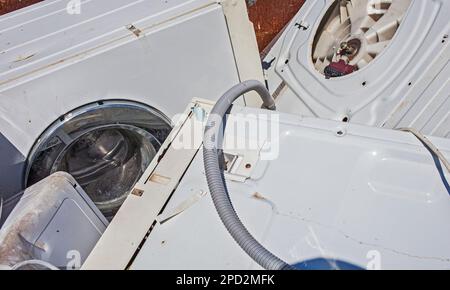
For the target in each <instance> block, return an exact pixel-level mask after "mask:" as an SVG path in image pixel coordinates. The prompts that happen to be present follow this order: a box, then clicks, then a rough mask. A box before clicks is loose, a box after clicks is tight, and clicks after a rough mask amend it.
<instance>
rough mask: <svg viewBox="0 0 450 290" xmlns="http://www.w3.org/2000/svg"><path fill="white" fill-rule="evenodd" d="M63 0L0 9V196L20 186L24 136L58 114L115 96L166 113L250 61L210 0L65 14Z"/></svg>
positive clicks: (211, 94) (96, 6) (93, 6)
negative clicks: (0, 158)
mask: <svg viewBox="0 0 450 290" xmlns="http://www.w3.org/2000/svg"><path fill="white" fill-rule="evenodd" d="M66 4H67V1H50V0H48V1H43V2H40V3H38V4H36V5H32V6H30V7H27V8H25V9H22V10H20V11H17V12H15V13H12V14H7V15H4V16H2V17H0V128H1V131H0V133H1V134H0V145H1V149H2V152H5V155H7V156H5V159H4V160H5V162H3V163H2V167H1V170H2V171H4V172H8V176H6V175H5V177H4V178H5V180H2V179H1V178H0V179H1V180H2V182H1V184H0V192H1V194H2V195H3V196H5V195H6V196H8V195H11V194H14V193H16V192H18V191H20V190H22V189H23V187H22V183H23V179H24V177H23V175H22V173H23V172H24V168H23V167H24V163H25V162H26V158H27V156H28V154H29V152H30V150H31V147H32V145H33V144H34V143H35V142H36V140H37V139H38V138H39V136H40V135H41V133H42V132H43V131H44V130H45V129H46V128H47V127H49V126H50V124H52V123H53V122H55V120H57V119H58V118H60V116H62V115H64V114H67V113H68V112H70V111H72V110H74V109H76V108H78V107H80V106H83V105H86V104H89V103H93V102H97V101H100V100H108V99H121V100H128V101H135V102H140V103H144V104H147V105H149V106H152V107H154V108H156V109H157V110H159V111H160V112H162V113H163V114H165V115H166V116H167V117H169V118H171V117H174V116H175V115H176V114H178V113H180V112H183V111H184V108H185V106H186V104H188V103H189V102H190V100H191V99H192V98H194V97H198V98H205V99H217V98H218V97H219V96H220V95H221V94H222V93H223V92H224V91H226V90H227V89H228V88H229V87H231V86H233V85H234V84H236V83H238V82H239V80H240V72H239V70H238V69H239V68H240V67H245V69H246V70H247V71H253V72H254V71H255V68H258V67H259V63H254V62H250V61H248V62H247V63H246V64H245V65H244V64H242V65H237V63H236V61H240V62H244V60H243V59H242V57H241V58H240V59H236V57H235V55H234V52H233V49H234V48H233V45H234V44H233V42H237V41H239V39H232V38H230V34H229V29H228V25H227V21H226V18H225V12H224V9H223V6H222V5H221V4H220V3H218V2H217V1H213V0H189V1H185V0H170V1H163V0H139V1H124V0H91V1H82V4H81V13H80V14H73V15H70V14H68V13H67V11H66ZM235 9H237V8H235ZM228 11H229V12H227V13H232V12H233V6H232V7H230V8H229V9H228ZM234 14H235V15H234V16H233V19H234V21H237V20H239V17H242V14H238V13H234ZM236 15H237V16H236ZM245 16H246V15H245ZM246 17H247V16H246ZM246 19H247V20H248V18H246ZM242 21H244V20H242ZM235 33H238V29H235ZM242 33H244V34H245V35H247V34H248V33H249V31H248V29H243V31H242ZM249 38H250V39H251V37H249ZM236 45H237V46H239V43H236ZM246 51H248V50H246ZM254 53H255V54H257V51H255V52H254ZM252 63H253V64H252ZM252 66H253V70H251V69H250V68H251V67H252Z"/></svg>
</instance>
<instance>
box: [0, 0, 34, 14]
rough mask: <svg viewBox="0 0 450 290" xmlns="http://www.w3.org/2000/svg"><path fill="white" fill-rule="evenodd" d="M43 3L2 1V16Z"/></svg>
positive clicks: (13, 0)
mask: <svg viewBox="0 0 450 290" xmlns="http://www.w3.org/2000/svg"><path fill="white" fill-rule="evenodd" d="M38 2H41V0H0V15H2V14H6V13H9V12H12V11H14V10H17V9H20V8H23V7H26V6H29V5H31V4H35V3H38Z"/></svg>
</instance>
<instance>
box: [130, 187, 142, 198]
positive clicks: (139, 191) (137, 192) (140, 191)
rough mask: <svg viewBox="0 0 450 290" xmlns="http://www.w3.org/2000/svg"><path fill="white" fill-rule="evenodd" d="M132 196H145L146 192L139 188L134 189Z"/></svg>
mask: <svg viewBox="0 0 450 290" xmlns="http://www.w3.org/2000/svg"><path fill="white" fill-rule="evenodd" d="M131 194H132V195H136V196H139V197H141V196H143V195H144V191H143V190H142V189H139V188H135V189H133V191H132V192H131Z"/></svg>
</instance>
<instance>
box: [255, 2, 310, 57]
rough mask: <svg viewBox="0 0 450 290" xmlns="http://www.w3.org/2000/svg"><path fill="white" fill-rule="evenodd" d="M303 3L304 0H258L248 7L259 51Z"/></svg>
mask: <svg viewBox="0 0 450 290" xmlns="http://www.w3.org/2000/svg"><path fill="white" fill-rule="evenodd" d="M303 3H305V0H258V1H256V4H255V5H252V6H250V7H249V8H248V10H249V15H250V20H251V21H252V22H253V24H254V27H255V32H256V37H257V39H258V46H259V50H260V51H263V50H264V48H266V46H267V45H269V43H270V42H271V41H272V39H273V38H274V37H275V36H277V34H278V33H279V32H280V31H281V30H282V29H283V28H284V26H285V25H286V24H287V23H288V22H289V21H290V20H291V19H292V17H294V15H295V14H296V13H297V12H298V10H299V9H300V8H301V7H302V5H303Z"/></svg>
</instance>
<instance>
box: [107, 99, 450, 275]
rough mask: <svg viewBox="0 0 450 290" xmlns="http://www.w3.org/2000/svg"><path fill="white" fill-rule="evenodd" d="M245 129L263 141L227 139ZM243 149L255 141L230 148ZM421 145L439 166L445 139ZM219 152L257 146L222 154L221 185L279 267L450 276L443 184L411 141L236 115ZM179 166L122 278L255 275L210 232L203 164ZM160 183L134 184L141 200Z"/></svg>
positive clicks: (218, 232) (448, 150) (343, 127)
mask: <svg viewBox="0 0 450 290" xmlns="http://www.w3.org/2000/svg"><path fill="white" fill-rule="evenodd" d="M198 115H199V114H197V116H198ZM255 120H256V122H255ZM258 120H259V121H258ZM235 122H236V123H235ZM239 122H243V123H239ZM239 124H241V125H239ZM251 124H255V125H258V126H259V128H260V129H261V130H259V132H265V130H266V129H267V132H271V133H268V134H263V133H262V134H259V135H258V136H256V135H251V136H247V135H245V134H247V133H246V132H248V131H246V130H242V131H239V130H238V131H237V132H236V131H235V129H233V128H242V127H245V126H249V125H250V126H251ZM255 131H258V130H251V132H255ZM187 132H191V131H190V130H187ZM188 134H189V133H188ZM201 136H202V134H199V137H198V138H201ZM270 136H272V137H270ZM185 137H186V136H183V138H182V140H186V139H188V138H185ZM230 138H231V140H230ZM200 140H201V139H200ZM234 140H237V141H238V142H233V141H234ZM251 140H253V141H256V142H239V141H251ZM430 140H432V142H433V143H434V144H435V145H436V146H437V147H438V148H439V149H441V150H442V153H443V154H444V155H445V156H446V157H447V158H448V156H449V154H450V143H449V142H448V140H446V139H441V138H430ZM227 141H231V142H230V143H227ZM225 144H231V145H232V144H249V146H251V145H250V144H254V145H255V144H256V145H255V146H254V147H252V148H253V149H252V148H250V147H248V148H247V147H242V148H241V149H239V147H236V148H234V149H233V147H230V148H229V147H225V148H224V153H225V157H226V161H227V164H228V165H227V172H226V174H225V178H226V179H227V184H228V188H229V192H230V196H231V199H232V200H233V204H234V205H235V207H236V210H237V212H238V214H239V216H240V217H241V219H242V221H243V222H244V224H245V225H246V226H247V227H248V228H249V230H250V232H251V233H252V234H253V235H254V236H255V237H256V238H257V239H258V240H259V241H260V242H262V243H263V244H264V245H265V246H266V247H267V248H268V249H269V250H271V251H273V252H274V253H275V254H276V255H278V256H280V257H281V258H282V259H284V260H285V261H287V262H289V263H292V264H297V263H301V262H304V261H309V260H314V259H317V258H333V259H337V260H340V261H344V262H347V263H350V264H352V265H356V266H358V267H362V268H366V267H368V268H370V267H372V266H373V267H375V268H382V269H397V268H408V269H409V268H411V269H416V268H443V269H445V268H448V267H449V265H450V250H449V248H448V246H447V245H448V243H449V242H450V231H449V230H447V227H446V226H445V223H446V221H447V220H448V218H450V197H449V191H448V190H449V188H448V184H447V188H446V182H443V179H444V176H446V178H447V180H448V179H449V178H450V175H449V174H448V172H446V171H445V168H444V169H443V170H441V169H442V168H440V166H439V165H437V163H436V164H435V161H434V160H433V157H432V155H431V154H430V153H429V152H428V150H427V149H426V148H425V147H424V146H423V145H422V144H421V143H420V141H419V140H417V139H416V138H415V137H414V136H413V135H412V134H409V133H404V132H398V131H392V130H385V129H379V128H370V127H365V126H358V125H351V124H343V123H337V122H332V121H326V120H319V119H310V118H305V119H302V118H299V117H296V116H291V115H286V114H277V113H270V112H267V111H262V110H255V109H250V108H242V109H241V108H238V107H235V108H234V109H233V113H232V116H231V117H230V118H229V121H228V125H227V130H226V132H225ZM257 144H264V145H263V146H258V145H257ZM238 146H239V145H238ZM245 146H246V145H245ZM257 148H259V149H257ZM188 152H189V151H188V150H186V154H188ZM179 154H180V152H179V150H178V151H176V152H175V153H173V154H172V153H167V154H166V155H165V156H164V158H162V160H163V161H161V162H168V163H170V162H171V161H173V160H174V159H175V158H176V160H180V158H179ZM172 159H173V160H172ZM264 159H265V160H264ZM164 160H165V161H164ZM241 165H244V166H241ZM185 166H186V168H187V171H186V173H185V174H184V175H183V177H182V178H181V180H180V182H179V183H178V185H177V188H176V190H175V191H174V194H173V195H172V197H171V198H170V200H169V202H168V203H167V205H166V206H165V208H164V211H163V212H162V213H161V214H160V215H159V216H158V218H157V221H158V222H157V223H156V225H155V226H154V228H153V229H152V231H151V232H150V234H149V236H148V237H147V239H146V242H145V244H144V245H143V247H142V248H141V250H140V252H139V253H138V255H137V257H136V259H135V260H134V261H133V263H132V267H131V268H133V269H149V268H150V269H166V268H167V269H170V268H173V269H205V268H208V269H223V268H227V269H244V268H258V266H257V265H255V264H254V263H252V261H251V260H250V258H248V257H247V256H246V255H245V253H244V252H243V251H242V250H241V249H240V248H239V246H237V244H236V243H235V242H234V241H233V239H232V238H231V237H230V236H229V234H228V233H227V232H226V230H225V227H224V226H223V225H222V224H221V222H220V218H219V217H218V215H217V213H216V211H215V209H214V206H213V204H212V201H211V197H210V196H209V193H208V187H207V184H206V178H205V175H204V168H203V159H202V154H201V153H199V154H197V155H196V157H195V158H194V160H193V162H188V163H187V164H186V165H185ZM246 170H247V171H246ZM160 173H161V174H167V173H164V172H160V170H159V169H158V167H157V168H156V170H155V171H153V175H151V177H150V178H148V176H145V180H146V181H147V180H150V182H147V184H146V187H145V188H144V187H143V188H142V189H145V193H144V195H143V196H144V198H146V196H147V197H151V196H155V194H156V193H157V192H158V193H159V192H161V180H160V179H161V177H158V179H155V176H156V174H158V176H159V174H160ZM171 177H172V176H171V175H165V177H164V178H165V180H171ZM173 177H174V176H173ZM174 178H176V177H174ZM152 180H154V181H155V182H152ZM174 183H175V182H174ZM152 188H153V189H152ZM170 192H171V191H170ZM149 204H150V202H141V203H140V204H139V206H142V207H146V206H147V207H148V206H149ZM125 211H126V210H125V209H124V212H122V214H123V215H126V212H125ZM114 222H115V221H113V224H114ZM117 222H120V221H117ZM133 222H134V223H135V222H136V220H133ZM147 222H148V221H147ZM136 226H137V225H136ZM113 228H114V230H116V231H117V230H118V232H116V234H115V235H111V236H112V237H113V236H114V237H117V236H118V235H119V234H120V235H127V233H128V232H129V229H126V228H122V229H119V228H117V227H113ZM116 245H118V244H116ZM115 250H118V251H119V250H120V248H117V249H115ZM378 256H379V257H381V264H380V265H378V264H377V259H376V257H378ZM375 264H376V265H375Z"/></svg>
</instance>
